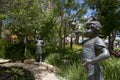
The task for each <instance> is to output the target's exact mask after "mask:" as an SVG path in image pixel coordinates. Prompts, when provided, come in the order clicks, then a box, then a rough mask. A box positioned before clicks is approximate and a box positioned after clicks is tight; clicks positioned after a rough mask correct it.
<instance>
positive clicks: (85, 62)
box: [82, 59, 92, 67]
mask: <svg viewBox="0 0 120 80" xmlns="http://www.w3.org/2000/svg"><path fill="white" fill-rule="evenodd" d="M91 63H92V59H84V60H83V64H82V65H83V66H85V67H86V66H87V65H88V64H91Z"/></svg>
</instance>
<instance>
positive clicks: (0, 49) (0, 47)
mask: <svg viewBox="0 0 120 80" xmlns="http://www.w3.org/2000/svg"><path fill="white" fill-rule="evenodd" d="M5 44H6V43H5V41H3V40H0V58H5V56H4V53H5Z"/></svg>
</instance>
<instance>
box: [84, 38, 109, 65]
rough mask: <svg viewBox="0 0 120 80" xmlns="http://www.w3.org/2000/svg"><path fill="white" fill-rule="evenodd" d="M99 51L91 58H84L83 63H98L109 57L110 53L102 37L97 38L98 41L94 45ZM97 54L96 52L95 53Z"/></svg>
mask: <svg viewBox="0 0 120 80" xmlns="http://www.w3.org/2000/svg"><path fill="white" fill-rule="evenodd" d="M95 47H96V48H97V49H98V50H99V51H100V52H101V53H100V54H99V55H98V56H96V57H95V58H93V59H85V60H84V63H83V65H87V64H93V63H98V62H100V61H102V60H105V59H107V58H109V56H110V53H109V51H108V49H107V47H106V45H105V44H104V42H103V41H102V39H99V40H98V42H97V43H96V46H95ZM96 54H97V53H96Z"/></svg>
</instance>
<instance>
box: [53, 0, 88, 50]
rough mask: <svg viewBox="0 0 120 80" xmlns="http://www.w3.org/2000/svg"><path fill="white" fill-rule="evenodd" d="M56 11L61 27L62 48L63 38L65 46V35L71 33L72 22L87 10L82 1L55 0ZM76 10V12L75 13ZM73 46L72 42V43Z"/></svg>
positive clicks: (59, 30) (60, 43) (60, 44)
mask: <svg viewBox="0 0 120 80" xmlns="http://www.w3.org/2000/svg"><path fill="white" fill-rule="evenodd" d="M53 3H54V4H55V5H54V12H55V14H56V16H57V17H58V18H59V21H60V27H59V29H58V32H59V37H60V42H59V46H60V49H61V48H62V40H63V43H64V45H63V46H64V47H65V37H66V36H67V35H68V34H70V33H71V30H70V29H71V23H72V21H76V20H78V19H79V18H81V16H82V15H83V14H84V13H85V12H86V9H85V6H84V5H83V3H81V2H79V3H78V2H76V1H75V0H53ZM73 12H75V13H73ZM70 46H71V47H72V44H71V45H70Z"/></svg>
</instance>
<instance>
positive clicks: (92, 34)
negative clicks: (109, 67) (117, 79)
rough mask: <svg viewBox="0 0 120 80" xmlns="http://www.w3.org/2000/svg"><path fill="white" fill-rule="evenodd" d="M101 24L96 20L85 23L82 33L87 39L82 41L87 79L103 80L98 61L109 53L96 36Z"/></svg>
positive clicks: (105, 57)
mask: <svg viewBox="0 0 120 80" xmlns="http://www.w3.org/2000/svg"><path fill="white" fill-rule="evenodd" d="M101 28H102V26H101V24H100V23H99V22H98V21H96V20H90V21H88V22H87V23H86V32H85V33H84V34H83V35H84V36H85V37H88V39H86V40H84V41H83V42H82V46H83V50H82V62H83V64H82V65H83V66H84V68H85V70H86V72H87V80H104V78H103V76H102V73H101V69H100V66H99V64H98V63H99V62H100V61H103V60H105V59H107V58H108V57H109V56H110V54H109V51H108V48H107V46H106V45H105V43H104V41H103V40H102V39H101V38H100V37H99V36H98V34H99V32H100V29H101Z"/></svg>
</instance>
